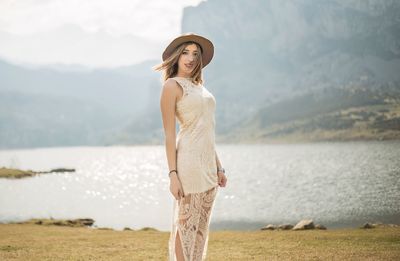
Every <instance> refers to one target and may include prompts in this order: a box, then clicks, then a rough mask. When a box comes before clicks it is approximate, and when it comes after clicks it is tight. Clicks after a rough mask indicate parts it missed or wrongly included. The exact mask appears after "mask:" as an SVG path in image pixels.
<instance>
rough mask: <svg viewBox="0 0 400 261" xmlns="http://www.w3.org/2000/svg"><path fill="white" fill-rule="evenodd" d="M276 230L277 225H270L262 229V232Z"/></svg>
mask: <svg viewBox="0 0 400 261" xmlns="http://www.w3.org/2000/svg"><path fill="white" fill-rule="evenodd" d="M274 229H276V227H275V225H272V224H268V225H266V226H265V227H262V228H261V230H274Z"/></svg>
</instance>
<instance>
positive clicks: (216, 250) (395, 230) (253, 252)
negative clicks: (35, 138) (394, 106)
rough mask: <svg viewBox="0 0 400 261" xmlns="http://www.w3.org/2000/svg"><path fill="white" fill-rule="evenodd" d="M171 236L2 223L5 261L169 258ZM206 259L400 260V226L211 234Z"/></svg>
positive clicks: (0, 231)
mask: <svg viewBox="0 0 400 261" xmlns="http://www.w3.org/2000/svg"><path fill="white" fill-rule="evenodd" d="M168 238H169V232H159V231H152V230H147V231H130V230H124V231H116V230H103V229H92V228H87V227H63V226H44V225H35V224H0V260H33V261H35V260H41V261H45V260H96V261H97V260H111V261H112V260H167V253H168V252H167V251H168V250H167V244H168ZM207 260H217V261H219V260H229V261H232V260H341V261H342V260H344V261H345V260H363V261H365V260H400V227H377V228H373V229H360V228H351V229H331V230H329V229H328V230H303V231H285V230H279V231H277V230H275V231H223V230H221V231H211V232H210V238H209V246H208V255H207Z"/></svg>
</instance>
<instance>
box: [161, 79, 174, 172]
mask: <svg viewBox="0 0 400 261" xmlns="http://www.w3.org/2000/svg"><path fill="white" fill-rule="evenodd" d="M175 102H176V89H175V86H174V85H173V84H171V81H166V82H165V83H164V86H163V89H162V92H161V99H160V107H161V114H162V121H163V127H164V136H165V151H166V154H167V160H168V168H169V170H173V169H176V131H175V124H176V123H175Z"/></svg>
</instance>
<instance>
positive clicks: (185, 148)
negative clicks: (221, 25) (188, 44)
mask: <svg viewBox="0 0 400 261" xmlns="http://www.w3.org/2000/svg"><path fill="white" fill-rule="evenodd" d="M172 79H174V80H176V81H177V83H178V84H179V85H180V86H181V87H182V89H183V96H182V98H181V99H180V100H179V101H178V102H177V104H176V116H177V118H178V122H179V132H178V135H177V139H176V142H177V143H176V147H177V154H176V155H177V170H178V178H179V180H180V181H181V184H182V187H183V192H184V197H183V198H182V199H180V200H175V199H174V205H173V217H172V231H171V235H170V238H169V243H168V245H169V260H170V261H175V260H176V255H175V240H176V235H177V233H179V238H180V240H181V246H182V250H183V255H184V258H185V261H196V260H205V258H206V253H207V245H208V232H209V225H210V217H211V212H212V209H213V203H214V200H215V197H216V195H217V191H218V176H217V163H216V153H215V116H214V113H215V107H216V101H215V98H214V96H213V95H212V94H211V93H210V92H209V91H208V90H207V89H206V88H205V87H204V86H203V85H196V84H194V83H193V82H192V79H191V78H184V77H173V78H172Z"/></svg>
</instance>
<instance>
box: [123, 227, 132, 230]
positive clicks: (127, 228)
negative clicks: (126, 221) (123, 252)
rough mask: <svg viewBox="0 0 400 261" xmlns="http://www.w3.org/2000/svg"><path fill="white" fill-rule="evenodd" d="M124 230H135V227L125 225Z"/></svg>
mask: <svg viewBox="0 0 400 261" xmlns="http://www.w3.org/2000/svg"><path fill="white" fill-rule="evenodd" d="M124 230H133V229H132V228H130V227H124Z"/></svg>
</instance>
